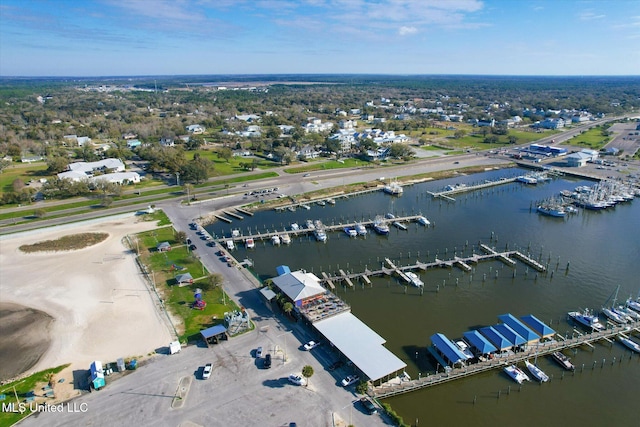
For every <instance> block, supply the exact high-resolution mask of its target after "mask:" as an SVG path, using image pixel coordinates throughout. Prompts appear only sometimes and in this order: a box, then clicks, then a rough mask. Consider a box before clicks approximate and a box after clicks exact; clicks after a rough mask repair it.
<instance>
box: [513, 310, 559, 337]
mask: <svg viewBox="0 0 640 427" xmlns="http://www.w3.org/2000/svg"><path fill="white" fill-rule="evenodd" d="M520 319H522V321H523V322H524V323H526V324H527V325H528V326H529V327H530V328H531V329H533V330H534V331H535V332H536V334H538V335H540V336H541V337H542V338H551V337H553V336H554V335H555V334H556V331H554V330H553V329H551V328H550V327H548V326H547V325H546V324H545V323H544V322H543V321H541V320H540V319H538V318H537V317H536V316H534V315H533V314H528V315H526V316H522V317H521V318H520Z"/></svg>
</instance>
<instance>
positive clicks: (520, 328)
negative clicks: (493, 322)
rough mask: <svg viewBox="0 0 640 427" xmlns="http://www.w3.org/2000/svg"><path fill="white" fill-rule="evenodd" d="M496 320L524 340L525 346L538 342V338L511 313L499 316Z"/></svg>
mask: <svg viewBox="0 0 640 427" xmlns="http://www.w3.org/2000/svg"><path fill="white" fill-rule="evenodd" d="M498 319H500V320H502V321H503V322H504V324H505V325H507V326H509V327H510V328H511V329H513V330H514V331H516V333H517V334H518V335H520V336H521V337H522V338H524V339H525V341H526V344H535V343H537V342H538V341H540V336H539V335H538V334H536V333H535V332H534V331H532V330H531V329H530V328H528V327H527V326H526V325H525V324H524V323H522V322H521V321H520V320H518V318H517V317H515V316H514V315H512V314H511V313H506V314H501V315H500V316H498Z"/></svg>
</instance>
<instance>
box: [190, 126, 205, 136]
mask: <svg viewBox="0 0 640 427" xmlns="http://www.w3.org/2000/svg"><path fill="white" fill-rule="evenodd" d="M186 129H187V132H189V133H191V134H193V135H200V134H203V133H204V131H205V130H206V129H205V127H204V126H202V125H198V124H196V125H189V126H187V127H186Z"/></svg>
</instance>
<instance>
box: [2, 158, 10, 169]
mask: <svg viewBox="0 0 640 427" xmlns="http://www.w3.org/2000/svg"><path fill="white" fill-rule="evenodd" d="M10 165H11V162H10V161H9V160H5V159H0V172H2V171H3V170H4V169H5V168H7V167H9V166H10Z"/></svg>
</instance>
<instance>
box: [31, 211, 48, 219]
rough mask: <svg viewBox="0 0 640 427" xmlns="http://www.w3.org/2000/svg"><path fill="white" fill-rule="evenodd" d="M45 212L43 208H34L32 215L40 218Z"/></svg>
mask: <svg viewBox="0 0 640 427" xmlns="http://www.w3.org/2000/svg"><path fill="white" fill-rule="evenodd" d="M46 214H47V211H45V210H44V209H36V210H35V211H33V216H35V217H36V218H42V217H44V216H45V215H46Z"/></svg>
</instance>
